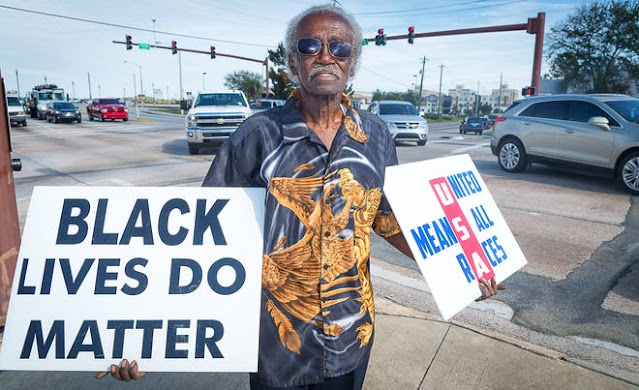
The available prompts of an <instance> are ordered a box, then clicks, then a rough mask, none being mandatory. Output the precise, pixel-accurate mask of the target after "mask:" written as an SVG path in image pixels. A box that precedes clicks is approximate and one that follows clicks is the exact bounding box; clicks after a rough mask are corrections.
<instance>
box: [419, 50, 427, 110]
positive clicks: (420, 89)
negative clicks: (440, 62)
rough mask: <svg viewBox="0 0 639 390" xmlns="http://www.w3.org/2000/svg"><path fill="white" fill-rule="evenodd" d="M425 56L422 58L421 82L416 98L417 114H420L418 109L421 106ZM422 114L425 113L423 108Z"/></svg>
mask: <svg viewBox="0 0 639 390" xmlns="http://www.w3.org/2000/svg"><path fill="white" fill-rule="evenodd" d="M427 59H428V58H426V56H424V57H422V81H421V82H420V83H419V95H418V96H417V113H419V112H420V107H421V104H422V88H423V87H424V68H425V67H426V60H427ZM424 112H426V107H424Z"/></svg>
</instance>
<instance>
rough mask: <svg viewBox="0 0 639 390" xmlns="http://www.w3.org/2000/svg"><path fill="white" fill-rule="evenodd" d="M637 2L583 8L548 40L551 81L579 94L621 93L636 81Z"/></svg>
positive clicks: (638, 75) (618, 1)
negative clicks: (558, 81) (560, 81)
mask: <svg viewBox="0 0 639 390" xmlns="http://www.w3.org/2000/svg"><path fill="white" fill-rule="evenodd" d="M638 21H639V2H637V1H636V0H635V1H630V0H611V1H604V2H598V3H591V4H587V5H582V6H581V7H580V8H578V9H577V11H575V13H574V14H571V15H570V16H569V17H568V18H567V20H566V21H564V22H562V23H561V24H559V25H557V26H555V27H553V28H552V29H551V31H552V33H551V34H549V36H548V46H547V48H548V59H549V62H550V72H551V73H552V75H553V76H556V77H563V78H564V80H565V83H566V84H567V85H569V86H570V87H572V88H573V89H575V90H576V91H579V92H590V93H595V92H597V93H602V92H612V93H625V94H627V93H628V92H629V90H630V86H631V83H632V81H633V80H637V78H639V23H638Z"/></svg>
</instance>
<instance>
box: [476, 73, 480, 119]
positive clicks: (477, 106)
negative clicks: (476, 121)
mask: <svg viewBox="0 0 639 390" xmlns="http://www.w3.org/2000/svg"><path fill="white" fill-rule="evenodd" d="M480 103H481V96H479V80H478V81H477V94H475V116H479V104H480Z"/></svg>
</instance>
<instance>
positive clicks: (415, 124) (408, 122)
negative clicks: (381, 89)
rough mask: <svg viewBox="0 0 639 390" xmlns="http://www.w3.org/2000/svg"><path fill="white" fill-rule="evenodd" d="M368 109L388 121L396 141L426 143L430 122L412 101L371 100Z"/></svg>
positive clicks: (389, 128)
mask: <svg viewBox="0 0 639 390" xmlns="http://www.w3.org/2000/svg"><path fill="white" fill-rule="evenodd" d="M368 111H370V112H372V113H373V114H377V115H379V117H380V118H381V119H382V120H383V121H384V122H386V125H387V126H388V130H389V131H390V133H391V135H392V136H393V139H394V140H395V142H397V141H414V142H417V145H420V146H421V145H426V141H427V140H428V123H427V122H426V119H424V118H423V117H421V116H420V115H419V113H418V112H417V109H416V108H415V106H413V104H412V103H410V102H403V101H396V100H379V101H373V102H371V104H370V106H368Z"/></svg>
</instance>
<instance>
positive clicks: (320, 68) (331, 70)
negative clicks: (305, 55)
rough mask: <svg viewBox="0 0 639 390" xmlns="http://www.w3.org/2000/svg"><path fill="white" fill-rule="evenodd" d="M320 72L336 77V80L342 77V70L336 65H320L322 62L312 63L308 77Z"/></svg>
mask: <svg viewBox="0 0 639 390" xmlns="http://www.w3.org/2000/svg"><path fill="white" fill-rule="evenodd" d="M320 73H328V74H330V75H333V76H335V77H337V79H338V80H341V79H342V72H341V71H340V69H339V67H338V66H337V65H322V64H313V65H312V66H311V70H310V71H309V72H308V77H309V79H310V78H313V77H315V76H316V75H318V74H320Z"/></svg>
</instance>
